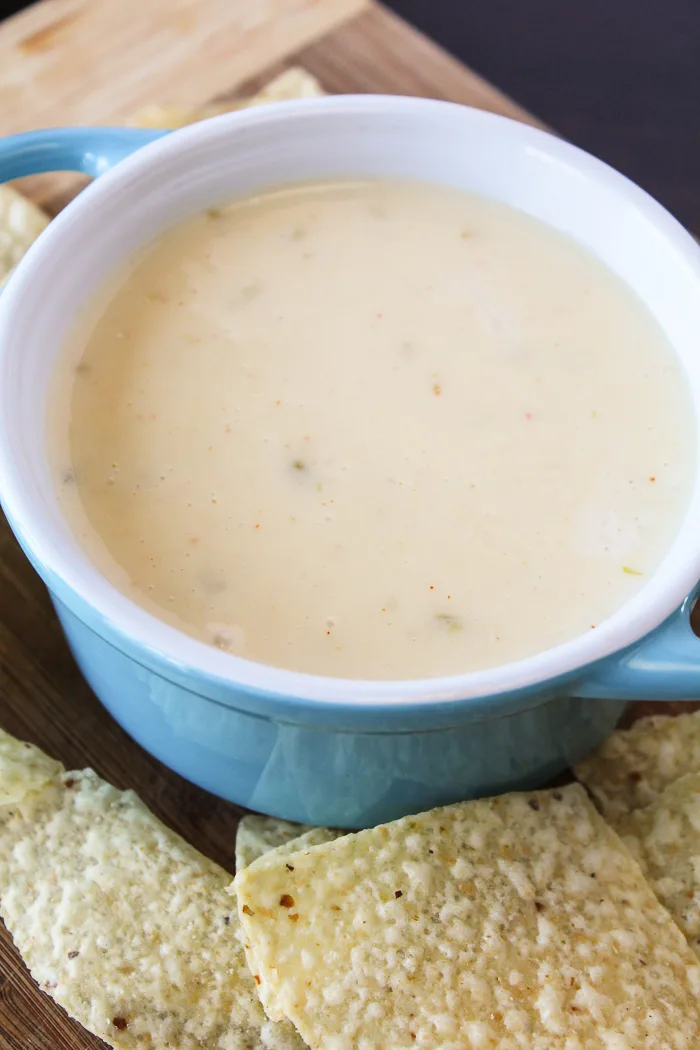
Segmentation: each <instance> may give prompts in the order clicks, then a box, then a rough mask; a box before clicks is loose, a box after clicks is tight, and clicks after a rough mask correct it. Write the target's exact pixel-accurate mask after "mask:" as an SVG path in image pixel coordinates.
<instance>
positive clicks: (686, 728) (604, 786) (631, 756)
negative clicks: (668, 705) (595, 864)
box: [573, 711, 700, 830]
mask: <svg viewBox="0 0 700 1050" xmlns="http://www.w3.org/2000/svg"><path fill="white" fill-rule="evenodd" d="M573 771H574V774H575V776H576V778H577V780H580V781H581V783H582V784H585V786H586V787H587V788H588V790H589V791H590V793H591V794H592V795H593V797H594V798H595V799H596V801H597V802H598V804H599V806H600V808H601V811H602V812H603V815H604V816H605V817H606V818H607V819H608V820H609V821H610V823H611V824H612V825H613V826H614V827H615V828H617V829H618V830H621V829H624V827H625V823H626V819H627V817H628V815H629V814H630V813H632V812H633V811H634V810H636V809H642V808H643V807H644V806H648V805H650V804H651V803H652V802H655V801H656V799H657V798H658V797H659V795H660V794H661V792H662V791H664V789H665V788H667V787H668V786H669V784H672V783H673V781H674V780H678V778H679V777H682V776H685V775H686V774H687V773H695V772H700V711H695V712H694V713H693V714H688V715H678V716H677V717H671V716H670V715H653V716H652V717H651V718H640V719H639V721H637V722H635V723H634V725H633V726H632V727H631V728H630V729H617V730H615V732H614V733H612V734H611V736H609V737H608V739H607V740H605V741H604V742H603V743H602V744H601V745H600V747H599V748H598V750H597V751H594V752H593V754H592V755H589V757H588V758H585V759H584V760H583V761H582V762H578V763H577V764H576V765H575V766H574V767H573Z"/></svg>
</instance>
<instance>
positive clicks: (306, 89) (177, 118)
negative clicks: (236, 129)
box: [129, 66, 325, 130]
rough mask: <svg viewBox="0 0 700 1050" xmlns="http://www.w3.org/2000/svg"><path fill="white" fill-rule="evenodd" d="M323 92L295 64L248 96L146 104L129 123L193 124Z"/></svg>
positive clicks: (171, 127)
mask: <svg viewBox="0 0 700 1050" xmlns="http://www.w3.org/2000/svg"><path fill="white" fill-rule="evenodd" d="M324 94H325V92H324V90H323V88H322V87H321V85H320V84H319V82H318V80H317V79H316V77H314V76H312V75H311V73H307V72H306V70H305V69H301V67H299V66H293V67H292V68H291V69H286V70H285V71H284V73H280V75H279V76H278V77H275V79H274V80H271V81H270V83H269V84H266V85H265V87H264V88H262V89H261V90H260V91H259V92H258V93H257V94H256V95H253V96H252V97H251V98H244V99H234V100H233V101H232V102H221V103H212V104H211V105H208V106H200V107H199V108H194V107H187V106H149V107H148V108H146V109H142V110H141V111H140V112H139V113H137V114H136V116H135V117H133V118H132V119H131V120H130V121H129V124H130V126H131V127H136V128H167V129H169V130H175V129H177V128H184V127H185V126H186V125H187V124H196V123H198V122H199V121H200V120H207V119H208V118H209V117H218V116H221V114H222V113H234V112H235V111H236V110H239V109H249V108H250V107H251V106H262V105H265V103H267V102H285V101H291V100H292V99H297V98H317V97H318V96H320V95H324Z"/></svg>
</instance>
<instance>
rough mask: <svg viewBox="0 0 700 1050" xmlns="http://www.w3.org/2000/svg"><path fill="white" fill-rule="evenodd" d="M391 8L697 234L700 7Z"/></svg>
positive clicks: (420, 4) (535, 3) (518, 2)
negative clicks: (622, 175)
mask: <svg viewBox="0 0 700 1050" xmlns="http://www.w3.org/2000/svg"><path fill="white" fill-rule="evenodd" d="M116 2H118V0H116ZM144 2H145V3H147V2H148V0H144ZM249 2H250V3H255V2H256V0H249ZM23 6H24V5H23V4H22V3H16V2H15V3H14V4H13V3H10V6H9V8H4V9H3V11H4V12H6V13H10V11H11V10H13V9H19V8H21V7H23ZM388 6H389V7H392V8H393V9H394V10H395V11H396V12H397V13H398V14H400V15H403V17H404V18H407V19H408V20H409V21H410V22H413V24H414V25H416V26H418V28H420V29H422V30H423V31H424V32H426V33H427V34H428V35H429V36H432V37H433V38H434V39H435V40H437V41H438V42H439V43H440V44H442V45H443V46H444V47H446V48H447V49H448V50H450V51H452V52H453V53H454V54H455V55H457V56H458V57H459V58H461V59H463V61H465V62H466V63H467V64H468V65H470V66H471V67H472V68H473V69H475V70H476V71H477V72H479V73H481V74H482V75H483V76H485V77H487V78H488V79H489V80H492V81H493V82H494V83H495V84H496V85H497V86H498V87H500V88H502V89H503V90H504V91H505V92H507V93H508V94H509V95H511V96H512V97H513V98H515V99H516V100H517V101H518V102H520V103H521V104H522V105H524V106H525V107H526V108H527V109H530V110H531V111H532V112H533V113H534V114H536V115H537V116H538V117H540V118H541V119H542V120H544V121H545V122H546V123H547V124H549V125H551V126H552V127H553V128H555V129H556V130H557V131H558V132H560V134H562V135H564V136H565V137H566V138H569V139H571V140H572V141H573V142H575V143H576V144H577V145H579V146H582V147H583V148H584V149H587V150H590V151H591V152H592V153H595V154H597V155H598V156H599V157H602V158H603V159H604V160H607V161H608V162H609V163H610V164H613V165H614V166H615V167H616V168H619V169H620V170H621V171H623V172H624V173H625V174H626V175H629V176H630V178H632V179H634V180H635V182H638V183H640V185H642V186H643V187H644V188H645V189H647V190H648V191H649V192H650V193H652V194H653V195H654V196H655V197H657V198H658V199H659V200H660V201H661V202H662V203H663V204H665V205H666V207H667V208H669V209H670V210H671V211H672V212H674V213H675V214H676V215H677V216H678V218H679V219H680V220H681V221H682V222H683V223H685V225H686V226H688V227H690V228H691V229H692V230H693V231H694V232H696V233H698V234H700V0H389V3H388Z"/></svg>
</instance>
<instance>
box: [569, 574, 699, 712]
mask: <svg viewBox="0 0 700 1050" xmlns="http://www.w3.org/2000/svg"><path fill="white" fill-rule="evenodd" d="M699 590H700V588H696V590H695V591H694V592H693V594H691V595H690V596H689V597H688V598H686V600H685V601H684V602H683V604H682V605H681V607H680V609H677V610H676V612H674V613H673V614H672V615H671V616H669V618H668V619H667V620H665V621H664V622H663V623H662V624H661V625H660V626H659V627H657V628H656V629H655V630H653V631H652V632H651V633H650V634H648V635H647V636H646V637H645V638H643V639H642V640H641V642H638V643H637V644H636V645H633V646H631V648H629V649H626V650H625V651H624V652H623V653H615V654H613V655H612V656H609V657H607V658H606V659H604V660H602V661H601V662H600V663H598V664H596V665H595V667H594V668H592V670H591V672H590V673H589V674H587V675H586V676H585V677H584V678H583V679H582V680H581V682H580V683H579V685H578V686H577V687H575V688H574V689H572V690H571V692H572V694H573V695H575V696H582V697H595V698H597V699H600V700H608V699H617V700H698V699H700V638H699V637H698V636H697V635H696V634H694V633H693V629H692V627H691V626H690V614H691V612H692V610H693V606H694V605H695V602H696V601H697V600H698V591H699Z"/></svg>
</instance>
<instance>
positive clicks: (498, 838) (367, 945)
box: [234, 785, 700, 1050]
mask: <svg viewBox="0 0 700 1050" xmlns="http://www.w3.org/2000/svg"><path fill="white" fill-rule="evenodd" d="M234 886H235V890H236V892H237V895H238V907H239V915H240V918H241V923H242V927H243V934H244V937H245V944H246V952H247V954H248V959H249V962H250V963H251V966H253V967H254V969H253V972H254V973H256V974H257V975H258V976H259V979H260V982H261V984H260V989H259V991H260V993H261V998H262V1000H263V1003H264V1004H265V1006H266V1009H267V1011H268V1014H269V1015H270V1016H272V1017H275V1018H278V1019H281V1018H283V1017H287V1018H289V1019H290V1020H291V1021H292V1022H293V1023H294V1024H295V1025H296V1027H297V1029H298V1031H299V1032H300V1033H301V1035H302V1036H303V1038H304V1039H305V1040H306V1042H307V1043H308V1044H309V1046H310V1047H311V1048H312V1050H322V1048H323V1050H328V1048H331V1047H332V1050H356V1048H357V1047H362V1050H386V1048H387V1047H392V1048H395V1050H399V1048H400V1050H404V1048H408V1047H424V1048H426V1050H427V1048H435V1047H441V1048H444V1050H446V1048H448V1047H449V1050H490V1048H493V1050H496V1048H497V1047H498V1048H506V1047H507V1048H508V1050H520V1048H523V1050H525V1048H528V1050H529V1048H531V1047H535V1046H536V1047H537V1048H538V1050H565V1048H567V1050H568V1048H574V1047H575V1048H576V1050H602V1048H603V1047H606V1048H608V1050H612V1048H615V1050H618V1048H619V1050H622V1048H625V1050H627V1048H630V1050H631V1048H632V1047H634V1048H635V1050H637V1048H642V1047H644V1048H648V1050H652V1048H659V1047H662V1046H665V1047H668V1048H669V1050H670V1048H671V1047H673V1048H674V1050H691V1048H693V1050H695V1048H697V1047H698V1046H699V1045H700V1003H699V1002H698V994H699V993H700V966H699V965H698V960H697V958H696V957H695V955H694V953H693V952H692V950H691V949H690V948H689V946H688V944H687V942H686V940H685V938H684V937H683V935H682V934H681V932H680V930H679V929H678V927H677V926H676V925H675V923H674V922H673V921H672V919H671V918H670V916H669V914H668V912H667V911H666V910H665V909H664V908H663V907H662V906H661V905H660V904H659V902H658V901H657V900H656V898H655V896H654V894H653V893H652V891H651V889H650V888H649V886H648V884H647V882H646V881H645V879H644V877H643V875H642V872H641V869H640V867H639V865H638V864H637V862H636V861H635V860H634V858H633V857H632V855H631V854H630V853H629V851H628V850H627V849H626V848H625V846H624V845H623V843H622V842H621V841H620V839H619V838H618V837H617V835H616V834H615V833H614V831H612V829H611V828H610V827H609V826H608V825H607V824H606V823H605V821H604V820H603V819H602V817H600V815H599V814H598V813H597V811H596V810H595V807H594V806H593V805H592V804H591V803H590V801H589V800H588V798H587V796H586V793H585V791H584V790H583V789H582V788H581V787H579V786H578V785H571V786H569V787H566V788H562V789H558V790H554V791H542V792H532V793H528V794H513V795H505V796H502V797H500V798H494V799H485V800H480V801H476V802H467V803H462V804H460V805H456V806H448V807H445V808H443V809H437V810H433V811H432V812H430V813H423V814H420V815H419V816H416V817H406V818H404V819H402V820H397V821H395V822H393V823H391V824H386V825H382V826H380V827H378V828H375V829H373V830H369V831H363V832H359V833H358V834H354V835H346V836H344V837H343V838H341V839H338V840H337V841H335V842H331V843H328V844H326V845H321V846H316V847H315V848H314V849H312V850H309V851H307V852H303V853H293V854H290V855H288V856H287V857H284V858H279V859H278V860H277V862H276V863H275V862H273V861H271V859H270V858H269V857H268V858H265V857H263V858H261V859H260V860H258V861H257V862H255V863H254V864H252V865H251V866H250V867H249V868H246V869H244V870H243V871H242V872H241V873H240V874H238V875H237V876H236V880H235V883H234Z"/></svg>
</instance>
